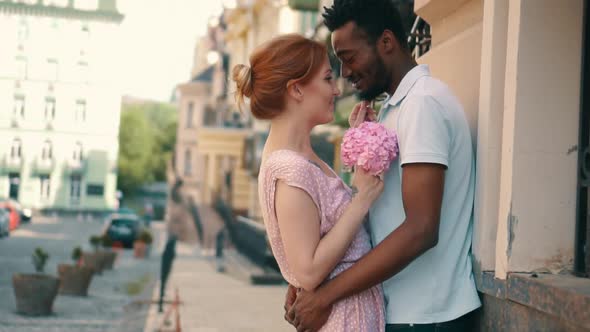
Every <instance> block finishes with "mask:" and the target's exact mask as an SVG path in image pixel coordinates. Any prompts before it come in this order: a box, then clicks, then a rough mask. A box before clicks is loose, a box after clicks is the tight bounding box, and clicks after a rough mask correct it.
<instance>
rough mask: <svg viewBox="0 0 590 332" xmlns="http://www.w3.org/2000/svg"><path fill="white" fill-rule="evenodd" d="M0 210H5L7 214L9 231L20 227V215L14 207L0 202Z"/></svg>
mask: <svg viewBox="0 0 590 332" xmlns="http://www.w3.org/2000/svg"><path fill="white" fill-rule="evenodd" d="M0 209H5V210H7V211H8V213H9V220H10V226H9V228H10V231H13V230H15V229H17V228H18V226H19V225H20V215H19V213H18V211H17V210H16V208H15V207H14V205H12V204H10V203H9V202H0Z"/></svg>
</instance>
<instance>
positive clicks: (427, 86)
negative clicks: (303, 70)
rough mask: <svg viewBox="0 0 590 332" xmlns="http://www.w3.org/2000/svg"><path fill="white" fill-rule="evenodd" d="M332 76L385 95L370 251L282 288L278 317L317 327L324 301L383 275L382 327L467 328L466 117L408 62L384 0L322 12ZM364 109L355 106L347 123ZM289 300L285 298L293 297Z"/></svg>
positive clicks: (469, 159)
mask: <svg viewBox="0 0 590 332" xmlns="http://www.w3.org/2000/svg"><path fill="white" fill-rule="evenodd" d="M323 16H324V19H325V23H326V25H327V27H328V28H329V29H330V31H331V32H332V46H333V48H334V52H335V53H336V56H337V57H338V58H339V59H340V60H341V62H342V69H341V71H342V76H343V77H345V78H347V79H348V80H349V81H350V82H351V83H352V84H353V86H354V87H355V88H356V89H357V90H358V91H359V94H360V96H361V98H362V99H363V100H366V101H368V100H372V99H374V98H375V97H377V96H378V95H380V94H382V93H387V94H388V98H387V100H386V101H385V102H384V105H383V107H382V111H381V112H380V114H379V121H380V122H381V123H383V124H384V125H385V126H386V127H388V128H390V129H393V130H395V131H396V133H397V135H398V140H399V149H400V151H399V157H398V158H397V159H396V160H395V161H394V162H393V163H392V165H391V168H390V170H389V171H388V172H387V173H386V174H385V178H384V181H385V190H384V192H383V194H382V195H381V197H380V199H379V200H378V201H377V202H376V203H375V204H374V206H373V207H372V208H371V210H370V228H371V237H372V240H373V244H374V245H375V247H374V249H373V250H372V251H371V252H370V253H369V254H367V255H366V256H365V257H363V258H362V259H361V260H360V261H358V262H357V263H356V264H355V265H354V266H353V267H351V268H350V269H349V270H347V271H345V272H343V273H342V274H340V275H339V276H338V277H336V278H334V279H332V280H330V281H328V282H326V283H325V284H324V285H322V286H321V287H319V288H318V289H316V290H315V291H314V292H305V291H299V292H298V293H297V294H296V300H295V292H294V290H293V289H292V288H290V290H289V292H288V294H287V301H286V306H285V308H286V310H287V313H286V319H287V320H288V321H289V322H291V323H292V324H293V325H294V326H296V327H297V330H298V331H316V330H318V329H319V328H320V327H321V326H322V325H323V324H324V322H325V321H326V320H327V318H328V317H329V315H330V311H331V307H332V305H333V304H334V303H336V302H337V301H339V300H342V299H343V298H346V297H347V296H350V295H351V294H355V293H358V292H361V291H363V290H365V289H368V288H369V287H372V286H374V285H377V284H379V283H383V290H384V293H385V303H386V320H387V326H386V330H387V331H442V330H444V331H470V330H471V328H470V318H471V317H470V316H471V315H469V313H470V312H472V311H473V310H475V309H476V308H478V307H479V306H480V305H481V303H480V301H479V297H478V295H477V291H476V288H475V283H474V280H473V272H472V266H471V252H470V251H471V233H472V226H473V215H472V212H473V197H474V188H475V167H474V159H473V147H472V143H471V136H470V130H469V125H468V123H467V120H466V117H465V114H464V112H463V108H462V106H461V104H460V103H459V101H458V100H457V98H456V97H455V96H454V95H453V94H452V92H451V91H450V90H449V88H448V87H447V86H446V85H445V84H444V83H442V82H440V81H438V80H436V79H435V78H433V77H431V76H430V72H429V68H428V66H425V65H420V66H418V65H417V64H416V62H415V61H414V59H413V58H412V56H411V52H410V50H409V49H408V46H407V44H406V36H405V34H404V30H403V27H402V24H401V20H400V16H399V13H398V12H397V10H396V9H395V7H394V5H393V4H392V1H391V0H335V1H334V5H332V7H331V8H325V13H324V14H323ZM371 112H372V111H371V110H369V109H367V108H366V107H365V106H364V103H363V104H361V105H357V107H356V108H355V110H353V114H351V118H350V121H351V125H353V126H355V125H357V124H358V122H359V121H363V120H364V119H365V116H366V115H367V116H368V117H369V118H370V113H371ZM293 301H294V303H293Z"/></svg>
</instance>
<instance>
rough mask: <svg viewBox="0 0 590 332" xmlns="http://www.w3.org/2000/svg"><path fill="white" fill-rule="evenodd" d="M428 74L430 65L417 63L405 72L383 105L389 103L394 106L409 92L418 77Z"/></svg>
mask: <svg viewBox="0 0 590 332" xmlns="http://www.w3.org/2000/svg"><path fill="white" fill-rule="evenodd" d="M423 76H430V67H429V66H428V65H417V66H416V67H414V68H412V69H411V70H410V71H409V72H407V73H406V75H405V76H404V78H402V81H401V82H400V83H399V85H398V87H397V89H396V90H395V92H394V93H393V95H391V96H389V97H388V98H387V99H386V100H385V102H384V105H386V104H389V105H391V106H396V105H397V104H399V103H400V102H401V101H402V100H403V99H404V98H405V97H406V96H407V95H408V92H410V89H412V87H413V86H414V84H416V81H418V79H419V78H420V77H423Z"/></svg>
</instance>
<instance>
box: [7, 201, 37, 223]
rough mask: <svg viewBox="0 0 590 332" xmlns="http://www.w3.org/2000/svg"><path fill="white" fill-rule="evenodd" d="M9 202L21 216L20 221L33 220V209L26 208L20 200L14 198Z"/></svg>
mask: <svg viewBox="0 0 590 332" xmlns="http://www.w3.org/2000/svg"><path fill="white" fill-rule="evenodd" d="M8 202H9V203H10V204H12V205H13V206H14V208H15V209H16V211H17V212H18V214H19V216H20V221H21V222H22V223H26V222H31V218H32V216H33V211H32V210H31V209H29V208H24V207H23V206H22V205H21V204H20V203H19V202H18V201H15V200H13V199H11V200H9V201H8Z"/></svg>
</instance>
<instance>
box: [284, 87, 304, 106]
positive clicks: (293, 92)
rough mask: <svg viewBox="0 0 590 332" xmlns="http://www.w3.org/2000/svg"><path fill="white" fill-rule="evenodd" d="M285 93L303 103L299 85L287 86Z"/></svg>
mask: <svg viewBox="0 0 590 332" xmlns="http://www.w3.org/2000/svg"><path fill="white" fill-rule="evenodd" d="M287 93H288V94H289V95H290V96H291V97H292V98H293V99H295V100H297V101H299V102H301V101H303V90H302V89H301V85H299V83H291V82H289V83H288V84H287Z"/></svg>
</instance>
